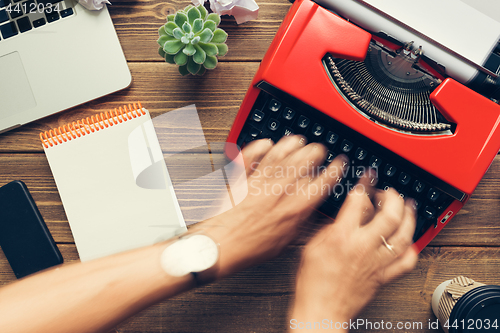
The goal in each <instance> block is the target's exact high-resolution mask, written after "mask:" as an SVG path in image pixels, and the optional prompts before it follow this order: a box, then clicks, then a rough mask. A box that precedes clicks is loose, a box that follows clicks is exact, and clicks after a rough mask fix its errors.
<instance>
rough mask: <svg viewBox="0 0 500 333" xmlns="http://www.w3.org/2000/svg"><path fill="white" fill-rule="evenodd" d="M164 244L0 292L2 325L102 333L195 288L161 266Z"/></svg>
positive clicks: (10, 330) (53, 332)
mask: <svg viewBox="0 0 500 333" xmlns="http://www.w3.org/2000/svg"><path fill="white" fill-rule="evenodd" d="M165 247H166V244H165V243H164V244H157V245H155V246H151V247H147V248H142V249H139V250H134V251H130V252H126V253H122V254H118V255H114V256H110V257H106V258H102V259H98V260H93V261H89V262H85V263H81V264H67V265H62V266H60V267H58V268H56V269H51V270H48V271H45V272H42V273H39V274H37V275H36V276H33V277H30V278H26V279H23V280H20V281H18V282H15V283H13V284H11V285H8V286H6V287H3V288H2V289H0V327H2V332H4V333H14V332H39V333H44V332H50V333H57V332H72V333H78V332H106V331H107V330H109V329H110V328H112V327H114V326H115V325H116V324H117V323H119V322H121V321H122V320H124V319H126V318H127V317H129V316H131V315H133V314H135V313H137V312H139V311H141V310H142V309H144V308H146V307H148V306H149V305H151V304H154V303H156V302H158V301H160V300H162V299H165V298H169V297H172V296H174V295H176V294H179V293H181V292H183V291H186V290H188V289H190V288H192V287H193V286H194V282H193V280H192V277H191V276H185V277H181V278H174V277H170V276H168V275H167V274H166V273H165V272H164V271H163V270H162V268H161V266H160V255H161V252H162V251H163V249H164V248H165Z"/></svg>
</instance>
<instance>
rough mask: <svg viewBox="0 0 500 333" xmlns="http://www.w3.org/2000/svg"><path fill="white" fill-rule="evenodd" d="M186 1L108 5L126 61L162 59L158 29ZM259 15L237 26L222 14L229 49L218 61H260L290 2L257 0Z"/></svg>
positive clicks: (183, 5)
mask: <svg viewBox="0 0 500 333" xmlns="http://www.w3.org/2000/svg"><path fill="white" fill-rule="evenodd" d="M188 4H190V2H189V1H155V0H138V1H121V0H116V1H114V2H113V5H112V6H110V9H109V11H110V13H111V15H112V19H113V23H114V25H115V29H116V32H117V34H118V38H119V39H120V42H121V43H122V47H123V50H124V53H125V57H126V58H127V60H128V61H133V62H136V61H148V62H149V61H158V62H161V61H163V60H162V58H161V57H160V56H159V55H158V44H157V43H156V40H157V39H158V28H160V26H161V25H163V24H165V22H166V15H167V14H168V13H170V12H172V10H174V9H175V10H177V9H183V8H184V7H185V6H187V5H188ZM258 4H259V7H260V9H259V17H258V18H257V19H256V20H254V21H251V22H246V23H243V24H241V25H238V24H236V21H235V20H234V18H233V17H231V16H223V17H222V22H221V24H220V28H222V29H224V30H225V31H226V32H227V33H228V39H227V42H226V44H227V45H228V48H229V51H228V53H227V55H226V56H224V57H223V58H221V59H220V60H221V61H245V62H246V61H260V60H261V59H262V57H263V56H264V54H265V52H266V50H267V48H268V47H269V44H271V41H272V39H273V38H274V35H275V33H276V31H277V30H278V27H279V26H280V24H281V21H282V20H283V18H284V17H285V15H286V13H287V11H288V8H290V3H289V2H288V1H285V0H271V1H265V2H262V1H259V2H258Z"/></svg>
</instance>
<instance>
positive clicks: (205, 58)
mask: <svg viewBox="0 0 500 333" xmlns="http://www.w3.org/2000/svg"><path fill="white" fill-rule="evenodd" d="M219 23H220V15H218V14H216V13H210V14H208V12H207V10H206V9H205V7H203V6H201V5H200V6H197V7H194V6H192V5H189V6H187V7H186V8H184V9H183V10H179V11H177V13H175V14H171V15H168V16H167V23H166V24H165V25H163V26H161V27H160V29H158V34H159V35H160V38H158V44H159V45H160V49H159V50H158V53H159V54H160V56H162V57H163V58H165V61H166V62H168V63H171V64H177V65H179V72H180V73H181V74H182V75H188V74H193V75H195V74H198V75H203V74H204V73H205V70H206V69H214V68H215V67H216V66H217V56H219V57H222V56H224V55H225V54H226V53H227V45H226V44H225V41H226V39H227V33H226V32H225V31H224V30H222V29H220V28H217V26H218V25H219Z"/></svg>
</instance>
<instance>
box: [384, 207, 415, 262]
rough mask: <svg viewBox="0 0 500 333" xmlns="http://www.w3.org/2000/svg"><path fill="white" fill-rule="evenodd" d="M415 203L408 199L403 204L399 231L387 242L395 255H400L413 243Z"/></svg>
mask: <svg viewBox="0 0 500 333" xmlns="http://www.w3.org/2000/svg"><path fill="white" fill-rule="evenodd" d="M414 206H415V201H414V200H413V199H408V200H406V202H405V207H404V217H403V222H402V223H401V226H400V227H399V229H398V230H397V231H396V232H395V233H394V234H393V235H392V236H391V237H390V238H389V239H388V240H387V242H388V243H389V244H392V245H393V246H394V251H395V252H396V254H398V255H399V254H401V253H404V252H405V251H406V249H408V248H409V247H410V246H411V244H412V243H413V234H414V233H415V226H416V211H415V208H414Z"/></svg>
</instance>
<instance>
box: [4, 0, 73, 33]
mask: <svg viewBox="0 0 500 333" xmlns="http://www.w3.org/2000/svg"><path fill="white" fill-rule="evenodd" d="M73 14H74V9H73V8H71V6H68V5H67V4H66V3H65V1H58V0H27V1H24V0H0V41H2V40H6V39H8V38H11V37H14V36H17V35H19V34H22V33H24V32H27V31H30V30H33V29H36V28H40V27H42V26H45V25H46V24H48V23H52V22H56V21H58V20H60V19H62V18H66V17H68V16H71V15H73Z"/></svg>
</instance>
